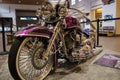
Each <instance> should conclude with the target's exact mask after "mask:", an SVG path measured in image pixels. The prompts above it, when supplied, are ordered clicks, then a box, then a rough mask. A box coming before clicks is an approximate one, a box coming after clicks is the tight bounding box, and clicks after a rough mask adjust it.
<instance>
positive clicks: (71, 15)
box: [8, 1, 95, 80]
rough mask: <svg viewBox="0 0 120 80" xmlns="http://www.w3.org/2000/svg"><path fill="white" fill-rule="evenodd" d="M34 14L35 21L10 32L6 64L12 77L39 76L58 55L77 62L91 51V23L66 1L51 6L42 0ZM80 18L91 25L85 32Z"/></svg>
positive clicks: (39, 79)
mask: <svg viewBox="0 0 120 80" xmlns="http://www.w3.org/2000/svg"><path fill="white" fill-rule="evenodd" d="M36 15H37V16H38V17H39V22H38V24H36V25H32V26H29V27H26V28H24V29H22V30H20V31H18V32H17V33H15V35H14V42H13V44H12V47H11V49H10V53H9V58H8V65H9V70H10V73H11V75H12V77H13V78H14V79H15V80H43V79H44V78H45V77H46V76H47V75H48V74H49V73H50V71H51V70H52V69H55V66H56V65H57V59H58V58H65V59H67V60H68V61H70V62H80V61H82V60H85V59H87V58H88V56H89V54H92V52H93V48H94V44H95V32H94V29H95V27H94V26H93V25H92V24H91V22H90V20H89V19H88V18H87V17H86V16H85V15H84V14H83V13H82V12H81V11H79V10H77V9H74V8H70V7H69V2H68V1H65V2H64V3H62V4H60V2H58V3H57V4H56V5H55V6H54V7H53V5H52V4H51V3H50V2H43V4H42V5H41V6H40V8H39V9H38V10H37V14H36ZM81 20H86V21H88V23H89V24H90V26H91V28H92V29H93V30H89V34H86V32H84V30H83V29H82V26H81Z"/></svg>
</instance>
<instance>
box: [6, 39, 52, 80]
mask: <svg viewBox="0 0 120 80" xmlns="http://www.w3.org/2000/svg"><path fill="white" fill-rule="evenodd" d="M47 44H48V39H45V38H38V37H26V38H19V39H15V41H14V43H13V45H12V47H11V49H10V53H9V58H8V66H9V70H10V73H11V75H12V77H13V78H14V79H15V80H42V79H44V78H45V77H46V76H47V75H48V74H49V72H50V71H51V68H52V66H53V57H52V56H49V57H48V60H43V59H42V56H43V54H44V52H45V50H46V48H47ZM51 52H52V51H50V53H51Z"/></svg>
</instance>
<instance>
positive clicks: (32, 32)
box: [14, 26, 53, 38]
mask: <svg viewBox="0 0 120 80" xmlns="http://www.w3.org/2000/svg"><path fill="white" fill-rule="evenodd" d="M52 34H53V32H52V30H50V29H48V28H46V27H44V26H29V27H26V28H24V29H22V30H20V31H18V32H16V33H15V35H14V36H15V37H24V36H38V37H46V38H50V37H51V36H52Z"/></svg>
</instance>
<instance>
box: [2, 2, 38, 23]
mask: <svg viewBox="0 0 120 80" xmlns="http://www.w3.org/2000/svg"><path fill="white" fill-rule="evenodd" d="M38 7H39V6H37V5H18V4H0V17H12V19H13V24H14V25H16V11H15V10H37V8H38Z"/></svg>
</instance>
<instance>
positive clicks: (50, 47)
mask: <svg viewBox="0 0 120 80" xmlns="http://www.w3.org/2000/svg"><path fill="white" fill-rule="evenodd" d="M59 25H60V22H58V23H57V24H56V26H55V29H54V31H53V35H52V37H51V39H50V41H49V44H48V47H47V50H46V51H45V53H44V54H43V59H46V60H48V56H49V53H50V50H51V49H52V47H53V44H54V42H55V39H56V37H57V36H58V34H59V32H60V27H59Z"/></svg>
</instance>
